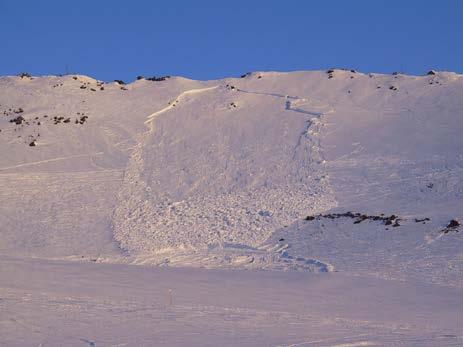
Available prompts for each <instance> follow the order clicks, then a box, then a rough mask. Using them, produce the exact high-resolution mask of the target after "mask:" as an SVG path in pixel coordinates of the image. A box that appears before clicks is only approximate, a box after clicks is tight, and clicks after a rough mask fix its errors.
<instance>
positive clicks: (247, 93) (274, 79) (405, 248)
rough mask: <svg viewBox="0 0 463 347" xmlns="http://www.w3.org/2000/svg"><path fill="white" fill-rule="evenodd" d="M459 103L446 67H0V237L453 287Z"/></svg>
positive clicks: (460, 161)
mask: <svg viewBox="0 0 463 347" xmlns="http://www.w3.org/2000/svg"><path fill="white" fill-rule="evenodd" d="M462 110H463V78H462V77H461V76H460V75H458V74H455V73H447V72H437V73H436V74H431V75H426V76H406V75H401V74H394V75H380V74H363V73H358V72H355V71H349V70H333V71H331V70H330V71H328V72H326V71H315V72H293V73H277V72H256V73H252V74H247V75H245V76H244V77H243V78H236V79H235V78H229V79H224V80H216V81H204V82H202V81H193V80H188V79H184V78H180V77H173V78H167V79H166V80H164V81H149V80H145V79H141V80H137V81H136V82H133V83H131V84H127V85H124V84H120V83H117V82H113V83H103V82H101V81H96V80H94V79H92V78H89V77H86V76H64V77H33V78H29V77H23V78H21V77H2V78H0V114H1V117H0V129H1V132H0V148H1V149H2V155H1V156H0V233H1V237H0V253H2V254H6V255H27V256H37V257H46V258H67V259H82V260H93V261H102V262H130V263H136V264H154V265H167V264H170V265H173V266H202V267H227V268H228V267H231V268H257V269H295V270H307V271H321V272H325V271H333V270H337V271H344V272H354V273H365V272H367V273H372V274H374V275H375V276H379V277H385V278H398V279H405V278H410V277H413V278H419V279H420V280H424V281H429V282H435V283H440V284H450V285H453V286H458V287H460V286H463V253H462V251H461V249H462V245H463V239H462V237H463V236H462V235H463V234H462V232H460V231H459V228H458V227H455V228H450V229H446V226H447V225H448V224H449V222H450V221H451V220H452V219H456V220H458V219H460V220H461V218H462V217H463V215H462V213H463V212H462V210H463V209H462V208H463V184H462V182H463V171H462V169H463V156H462V149H463V137H462V136H461V132H462V131H463V113H462ZM20 116H21V117H23V119H22V118H18V117H20ZM349 211H350V212H352V213H350V214H347V212H349ZM391 215H395V216H397V217H396V218H390V220H391V223H390V225H386V224H387V221H388V219H387V217H388V216H391ZM307 216H313V217H314V218H308V219H309V220H306V219H305V218H306V217H307ZM415 219H416V220H418V221H419V222H417V221H415Z"/></svg>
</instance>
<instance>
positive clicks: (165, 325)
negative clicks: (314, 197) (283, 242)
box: [0, 257, 463, 347]
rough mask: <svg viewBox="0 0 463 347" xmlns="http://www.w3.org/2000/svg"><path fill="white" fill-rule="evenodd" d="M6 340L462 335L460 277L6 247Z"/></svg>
mask: <svg viewBox="0 0 463 347" xmlns="http://www.w3.org/2000/svg"><path fill="white" fill-rule="evenodd" d="M1 262H2V266H1V267H0V278H2V279H8V281H2V285H1V287H0V298H1V300H0V308H1V312H2V315H1V319H0V336H2V344H3V345H5V346H155V345H156V346H160V345H162V346H337V347H340V346H398V345H405V346H461V345H462V344H463V335H462V333H461V332H462V328H463V326H462V322H461V312H462V311H463V302H462V300H461V297H462V295H463V290H462V289H455V288H445V287H439V286H433V285H427V284H422V283H415V282H406V283H402V282H397V281H386V280H380V279H374V278H372V277H366V276H350V275H349V274H342V273H332V274H304V273H297V272H262V271H260V272H255V271H224V270H198V269H159V268H152V267H151V268H150V267H140V266H127V265H110V264H88V263H87V264H82V263H70V262H63V261H46V260H31V259H14V258H5V257H2V258H1Z"/></svg>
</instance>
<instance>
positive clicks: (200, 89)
mask: <svg viewBox="0 0 463 347" xmlns="http://www.w3.org/2000/svg"><path fill="white" fill-rule="evenodd" d="M218 87H219V85H216V86H213V87H207V88H199V89H190V90H186V91H184V92H182V93H180V94H179V95H178V96H177V97H176V98H175V101H174V102H171V103H170V104H169V105H168V106H166V107H164V108H163V109H161V110H159V111H156V112H154V113H152V114H150V115H149V116H148V117H147V119H146V121H145V124H150V123H151V122H152V121H153V119H154V118H156V117H157V116H159V115H160V114H162V113H164V112H167V111H169V110H171V109H173V108H174V107H175V105H176V103H178V102H179V101H180V99H181V98H182V97H183V96H185V95H189V94H198V93H202V92H206V91H208V90H213V89H216V88H218ZM150 130H152V129H150Z"/></svg>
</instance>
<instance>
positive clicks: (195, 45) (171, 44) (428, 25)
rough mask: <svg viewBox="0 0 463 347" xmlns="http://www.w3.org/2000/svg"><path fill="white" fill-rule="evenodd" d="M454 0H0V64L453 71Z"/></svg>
mask: <svg viewBox="0 0 463 347" xmlns="http://www.w3.org/2000/svg"><path fill="white" fill-rule="evenodd" d="M462 15H463V1H458V0H455V1H451V0H448V1H445V0H441V1H427V0H421V1H415V0H408V1H405V0H401V1H396V0H387V1H383V0H357V1H347V0H346V1H341V0H339V1H334V0H333V1H329V0H325V1H321V0H319V1H310V0H305V1H303V0H301V1H290V0H285V1H283V0H281V1H272V0H266V1H259V0H256V1H251V0H248V1H242V0H227V1H220V0H216V1H206V0H204V1H201V0H195V1H194V0H191V1H180V0H177V1H172V0H171V1H155V0H153V1H142V0H140V1H136V0H131V1H129V0H125V1H119V0H113V1H109V0H108V1H103V0H102V1H96V0H94V1H89V0H79V1H64V0H61V1H47V0H42V1H21V0H0V47H1V49H0V75H7V74H17V73H18V72H21V71H27V72H31V73H33V74H63V73H66V72H69V73H81V74H87V75H90V76H93V77H95V78H99V79H103V80H114V79H124V80H127V81H129V80H133V79H134V78H135V77H136V76H137V75H149V76H151V75H156V76H158V75H165V74H169V75H182V76H187V77H190V78H195V79H213V78H219V77H225V76H236V75H240V74H242V73H244V72H247V71H255V70H278V71H291V70H316V69H327V68H331V67H346V68H353V69H357V70H360V71H363V72H393V71H401V72H405V73H409V74H423V73H425V72H426V71H427V70H429V69H431V68H434V69H438V70H449V71H457V72H463V44H462V41H463V39H462V34H463V20H462Z"/></svg>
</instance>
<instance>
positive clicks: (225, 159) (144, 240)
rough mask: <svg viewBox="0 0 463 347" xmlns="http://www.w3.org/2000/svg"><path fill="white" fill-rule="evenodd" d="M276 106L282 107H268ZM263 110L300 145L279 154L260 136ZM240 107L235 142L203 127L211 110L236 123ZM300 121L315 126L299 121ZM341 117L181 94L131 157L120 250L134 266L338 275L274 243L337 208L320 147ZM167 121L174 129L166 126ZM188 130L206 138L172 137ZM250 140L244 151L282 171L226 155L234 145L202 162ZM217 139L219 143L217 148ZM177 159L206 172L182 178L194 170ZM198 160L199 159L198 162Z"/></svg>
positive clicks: (121, 201) (153, 118) (221, 93)
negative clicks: (332, 120) (326, 126)
mask: <svg viewBox="0 0 463 347" xmlns="http://www.w3.org/2000/svg"><path fill="white" fill-rule="evenodd" d="M246 94H252V95H246ZM208 96H209V98H208ZM243 96H244V97H243ZM269 96H270V97H277V98H276V99H275V100H272V101H271V102H270V103H269V104H270V105H269V106H266V103H267V102H266V101H265V98H267V97H269ZM216 100H219V102H217V101H216ZM229 100H235V102H229ZM282 101H283V102H282ZM262 102H264V112H263V113H265V109H267V108H269V109H270V108H272V109H273V110H272V113H273V114H272V116H273V117H274V118H278V119H279V122H281V121H283V124H282V125H283V127H282V128H286V131H285V132H284V133H281V131H280V129H278V128H275V127H274V126H273V125H272V129H271V131H272V132H273V133H274V135H275V136H277V137H278V138H280V139H281V141H283V142H284V139H283V136H285V137H287V136H288V131H289V133H290V134H291V135H292V136H290V139H291V142H289V141H288V144H287V147H286V148H284V150H283V151H281V150H280V149H277V148H276V147H278V146H277V143H278V141H275V142H276V143H275V144H272V145H271V146H268V142H267V143H264V144H263V143H262V142H261V141H260V140H261V139H260V135H261V134H259V129H256V128H255V127H256V125H258V124H259V123H260V124H262V123H266V122H268V120H266V119H265V118H264V119H263V117H261V116H260V112H259V113H258V114H257V115H256V116H254V114H253V113H254V112H255V103H262ZM235 103H236V104H238V105H240V106H239V109H240V110H239V111H238V112H240V111H241V112H243V111H244V112H245V113H244V115H243V116H244V118H243V122H242V123H238V124H237V123H233V124H230V125H229V126H230V128H231V133H230V130H229V129H224V128H223V125H218V124H217V121H216V120H214V119H212V118H207V117H203V118H207V119H204V121H203V120H202V119H201V118H202V114H208V112H207V111H209V110H208V108H210V107H212V108H213V109H214V110H215V116H216V117H217V118H224V123H227V122H228V121H229V119H230V118H232V117H233V112H232V111H234V110H230V109H228V108H226V107H224V104H225V105H227V104H229V105H234V107H236V104H235ZM275 106H277V107H275ZM251 107H252V109H251ZM275 108H276V110H274V109H275ZM241 109H242V110H241ZM238 112H236V111H235V112H234V113H238ZM291 112H297V113H301V114H304V115H305V116H306V117H302V118H301V117H296V118H294V117H293V116H292V115H291ZM332 112H333V109H332V108H330V107H329V106H328V105H324V104H322V103H321V102H317V101H315V99H312V98H310V99H309V98H299V97H287V96H284V95H279V94H272V93H260V92H246V91H242V90H239V89H238V90H237V91H236V92H231V91H230V90H229V89H228V88H226V87H224V86H222V85H216V86H212V87H207V88H200V89H191V90H187V91H184V92H182V93H181V94H179V95H178V96H177V97H176V98H175V99H173V100H172V101H170V102H169V104H168V106H166V107H164V108H163V109H161V110H159V111H156V112H154V113H152V114H150V115H149V116H148V117H147V120H146V121H145V124H147V125H148V126H149V130H148V131H147V132H146V133H145V134H144V135H143V137H142V139H141V140H140V142H139V143H138V145H137V146H136V147H135V149H134V151H133V153H132V155H131V158H130V161H129V164H128V167H127V169H126V171H125V174H124V180H123V184H122V187H121V189H120V192H119V194H118V204H117V207H116V209H115V212H114V215H113V226H114V236H115V240H116V241H117V242H118V243H119V244H120V247H121V249H122V250H123V251H124V253H125V254H127V255H129V256H130V258H131V259H132V260H131V261H133V262H135V263H142V264H157V265H163V264H166V265H167V264H169V265H181V266H189V265H193V266H203V267H233V268H236V267H248V268H274V269H288V268H293V269H305V270H309V271H322V272H327V271H331V270H332V266H331V265H329V264H326V263H324V262H321V261H319V260H317V259H310V258H307V259H306V258H303V257H302V258H301V257H299V258H298V261H295V260H294V259H292V257H290V256H288V255H287V251H286V250H287V249H288V248H290V247H291V246H290V245H288V244H285V243H278V242H277V243H274V242H273V241H272V243H269V241H267V240H268V239H269V237H270V236H271V235H272V234H273V233H274V232H275V231H276V230H278V229H280V228H283V227H285V225H289V224H291V223H293V222H294V221H295V220H297V219H298V218H301V217H303V216H304V215H305V213H307V211H313V212H316V211H323V210H326V209H328V208H330V207H332V206H334V205H335V201H334V199H333V196H332V192H331V190H330V188H329V180H328V176H327V175H326V173H325V172H324V167H323V165H324V158H323V154H322V150H321V144H320V133H321V132H322V128H323V124H322V122H321V120H320V119H321V117H322V116H323V115H325V114H328V113H332ZM250 114H251V116H250ZM160 115H164V118H162V119H168V121H167V120H166V121H165V122H162V119H161V118H159V116H160ZM181 122H183V123H185V124H191V126H192V127H195V126H196V124H193V123H201V124H202V125H203V126H204V128H203V129H202V130H203V131H204V132H205V134H204V137H202V138H200V139H195V138H193V139H191V138H190V137H189V131H190V130H189V128H188V126H184V127H182V128H180V129H178V128H171V127H170V126H171V124H179V123H181ZM225 125H227V124H225ZM277 125H278V124H277ZM166 127H169V128H168V129H169V131H167V130H165V128H166ZM288 127H291V128H290V129H289V130H288ZM157 128H159V129H157ZM243 132H244V133H245V135H242V138H241V141H242V142H241V143H240V144H241V145H244V146H245V148H246V147H247V146H249V147H252V148H259V147H261V149H262V150H264V151H267V152H271V153H275V152H276V154H278V155H279V157H280V163H278V164H277V165H278V166H277V169H276V170H275V168H274V167H273V168H272V167H269V166H268V163H266V162H265V161H262V158H259V159H257V158H254V157H251V158H249V157H248V156H249V153H246V154H244V155H242V156H241V158H240V157H238V158H234V156H235V155H236V154H235V153H231V152H230V151H229V149H228V148H227V147H230V145H231V143H230V142H233V141H234V140H228V141H229V142H228V143H227V144H226V145H223V147H222V148H219V156H216V157H212V158H204V159H203V158H201V157H204V155H205V153H207V152H208V151H209V150H210V149H211V148H213V147H214V146H217V145H219V146H220V145H221V143H220V142H222V141H223V139H226V138H227V137H228V138H230V137H232V136H234V135H235V133H243ZM211 133H217V136H213V137H212V138H208V137H209V136H210V134H211ZM197 140H199V141H200V143H199V144H198V142H197ZM217 142H219V144H217ZM179 143H182V145H181V147H182V148H181V150H182V149H183V150H185V149H186V150H191V149H193V150H195V151H196V152H194V153H190V155H188V158H187V156H185V154H184V153H182V151H178V150H176V149H175V148H174V149H172V145H173V146H174V147H175V145H178V144H179ZM263 145H264V146H268V147H269V148H265V147H263ZM278 152H280V153H278ZM220 154H221V155H220ZM251 155H255V153H253V154H251ZM206 156H207V155H206ZM175 157H181V158H185V159H186V160H191V159H193V162H192V165H191V166H189V168H191V167H193V168H196V169H197V170H198V172H190V174H189V175H187V174H186V173H182V172H179V170H182V169H181V167H182V166H184V167H188V166H187V165H184V164H183V163H182V161H178V160H176V159H175ZM194 158H200V159H199V160H198V161H197V162H196V161H195V159H194ZM283 163H286V165H285V164H283ZM160 168H164V169H165V171H167V172H169V171H170V170H171V171H170V172H171V174H170V175H167V176H166V173H165V172H164V173H162V172H161V171H160V170H159V169H160ZM207 168H209V169H207ZM256 170H258V171H259V172H256ZM272 172H275V173H276V174H272ZM272 176H273V177H272ZM191 177H193V179H192V178H191ZM194 178H196V179H194ZM161 182H164V183H165V184H162V183H161ZM170 187H171V189H169V188H170ZM169 190H170V191H169ZM179 190H180V191H181V193H180V194H179ZM193 193H194V194H193Z"/></svg>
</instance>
